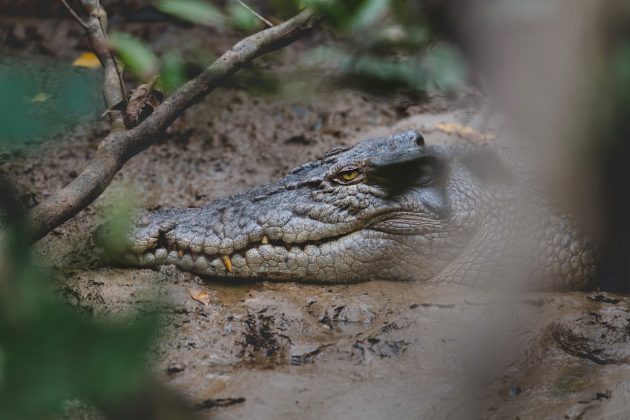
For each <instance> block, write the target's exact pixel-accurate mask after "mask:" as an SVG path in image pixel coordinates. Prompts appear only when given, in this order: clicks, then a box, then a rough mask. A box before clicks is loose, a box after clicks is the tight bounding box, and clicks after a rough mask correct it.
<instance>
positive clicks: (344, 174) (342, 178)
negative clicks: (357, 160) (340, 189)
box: [335, 169, 364, 184]
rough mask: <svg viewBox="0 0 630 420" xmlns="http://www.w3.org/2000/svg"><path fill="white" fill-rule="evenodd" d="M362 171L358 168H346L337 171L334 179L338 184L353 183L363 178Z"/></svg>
mask: <svg viewBox="0 0 630 420" xmlns="http://www.w3.org/2000/svg"><path fill="white" fill-rule="evenodd" d="M363 178H364V176H363V172H361V171H360V170H358V169H348V170H345V171H341V172H339V173H338V174H337V175H336V176H335V181H337V182H338V183H340V184H354V183H357V182H359V181H361V180H363Z"/></svg>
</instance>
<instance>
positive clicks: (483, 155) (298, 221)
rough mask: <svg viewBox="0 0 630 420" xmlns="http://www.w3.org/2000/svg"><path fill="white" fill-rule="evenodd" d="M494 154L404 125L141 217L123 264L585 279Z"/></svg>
mask: <svg viewBox="0 0 630 420" xmlns="http://www.w3.org/2000/svg"><path fill="white" fill-rule="evenodd" d="M506 156H508V155H507V154H501V156H499V155H498V154H496V153H495V152H493V151H491V150H490V149H489V148H485V147H473V146H425V145H424V140H423V138H422V136H421V135H420V134H419V133H417V132H415V131H407V132H403V133H399V134H395V135H392V136H389V137H386V138H377V139H371V140H366V141H363V142H361V143H359V144H357V145H356V146H354V147H353V148H350V149H347V150H341V149H337V150H332V151H330V152H328V153H327V154H326V155H325V156H324V157H322V158H321V159H320V160H318V161H314V162H309V163H307V164H305V165H302V166H300V167H298V168H296V169H294V170H293V171H291V172H290V173H289V175H287V176H286V177H285V178H283V179H282V180H280V181H278V182H276V183H274V184H270V185H266V186H262V187H260V188H258V189H255V190H253V191H250V192H247V193H244V194H237V195H234V196H231V197H227V198H223V199H220V200H217V201H215V202H213V203H211V204H209V205H207V206H205V207H202V208H190V209H163V210H158V211H153V212H148V211H145V212H143V213H142V214H140V215H139V216H138V218H137V223H136V225H135V227H134V228H133V230H132V231H131V232H130V234H129V237H128V241H127V243H126V244H125V246H124V248H125V249H126V251H127V252H126V253H124V254H122V255H121V258H122V260H123V261H125V262H126V263H128V264H131V265H135V266H147V267H151V266H156V265H159V264H175V265H176V266H177V267H179V268H180V269H182V270H186V271H191V272H194V273H196V274H199V275H202V276H207V277H219V278H264V279H284V280H304V281H312V282H351V281H360V280H367V279H377V278H378V279H392V280H434V281H445V282H457V283H466V284H475V285H480V286H483V285H486V284H487V283H488V282H490V281H517V280H518V281H524V280H527V281H529V282H530V284H531V282H536V285H542V286H543V287H547V288H548V287H554V288H564V289H566V288H572V289H578V288H584V287H587V286H588V285H589V283H590V282H591V280H592V279H593V277H594V276H595V262H594V258H593V252H592V250H591V248H590V246H589V245H588V243H587V242H586V241H584V240H583V239H582V238H581V236H580V234H579V233H578V232H577V230H576V229H575V228H574V227H573V226H572V224H571V222H570V219H569V218H568V217H566V216H563V215H562V214H560V212H559V211H557V210H555V209H553V208H551V207H550V206H549V205H547V203H546V199H545V198H544V197H543V196H542V195H541V194H540V193H538V192H537V191H536V190H535V189H534V188H533V187H532V186H531V185H530V184H529V181H527V177H526V176H523V175H522V174H521V172H522V171H521V170H519V169H518V168H519V167H518V166H516V165H514V164H512V163H511V162H515V161H514V160H511V159H510V158H507V157H506ZM508 167H509V168H510V169H509V170H508V169H506V168H508ZM106 232H107V229H106V228H102V229H100V231H99V235H98V236H99V237H103V235H104V234H105V235H106Z"/></svg>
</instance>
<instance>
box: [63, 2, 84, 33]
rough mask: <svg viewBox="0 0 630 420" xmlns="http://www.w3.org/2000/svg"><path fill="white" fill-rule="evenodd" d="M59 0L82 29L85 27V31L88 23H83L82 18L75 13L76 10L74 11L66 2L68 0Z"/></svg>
mask: <svg viewBox="0 0 630 420" xmlns="http://www.w3.org/2000/svg"><path fill="white" fill-rule="evenodd" d="M61 2H62V3H63V5H64V6H66V9H68V11H69V12H70V14H71V15H72V16H73V17H74V19H75V20H76V21H77V22H78V23H79V25H81V26H82V27H83V29H85V30H86V31H87V30H88V24H87V23H85V21H84V20H83V19H81V16H79V15H78V14H77V12H75V11H74V9H73V8H72V7H71V6H70V5H69V4H68V2H67V1H66V0H61Z"/></svg>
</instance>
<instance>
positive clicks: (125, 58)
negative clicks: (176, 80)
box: [109, 32, 159, 82]
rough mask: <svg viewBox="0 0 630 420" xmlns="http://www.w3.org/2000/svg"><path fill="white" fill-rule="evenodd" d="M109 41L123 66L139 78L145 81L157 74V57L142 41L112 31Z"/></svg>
mask: <svg viewBox="0 0 630 420" xmlns="http://www.w3.org/2000/svg"><path fill="white" fill-rule="evenodd" d="M109 41H110V44H111V46H112V48H113V49H114V50H115V51H116V54H118V56H119V57H120V59H121V60H122V62H123V63H124V64H125V67H126V68H128V69H129V70H130V71H131V72H132V73H134V75H136V76H137V77H138V78H139V79H140V80H142V81H145V82H146V81H149V80H150V79H151V78H152V77H154V76H156V75H157V74H158V71H159V62H158V59H157V57H156V55H155V53H154V52H153V50H152V49H151V47H150V46H149V45H147V44H146V43H145V42H144V41H142V40H140V39H138V38H136V37H134V36H132V35H129V34H126V33H122V32H114V33H112V34H111V35H110V37H109Z"/></svg>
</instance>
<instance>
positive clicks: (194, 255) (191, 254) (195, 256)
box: [190, 252, 198, 262]
mask: <svg viewBox="0 0 630 420" xmlns="http://www.w3.org/2000/svg"><path fill="white" fill-rule="evenodd" d="M197 257H198V255H197V254H195V253H194V252H191V253H190V258H192V260H193V262H197Z"/></svg>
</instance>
